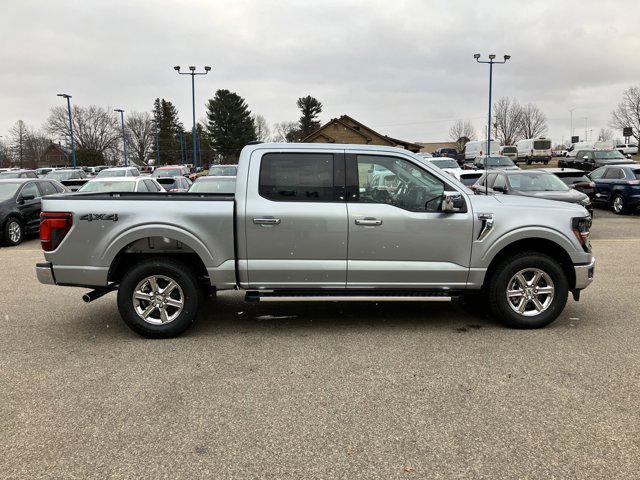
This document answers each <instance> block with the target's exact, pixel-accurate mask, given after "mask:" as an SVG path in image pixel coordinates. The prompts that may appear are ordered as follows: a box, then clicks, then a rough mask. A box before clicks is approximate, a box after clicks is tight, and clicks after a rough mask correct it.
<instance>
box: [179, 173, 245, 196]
mask: <svg viewBox="0 0 640 480" xmlns="http://www.w3.org/2000/svg"><path fill="white" fill-rule="evenodd" d="M189 193H224V194H235V193H236V177H213V176H210V175H208V176H206V177H199V178H198V179H196V181H195V182H193V185H191V187H189Z"/></svg>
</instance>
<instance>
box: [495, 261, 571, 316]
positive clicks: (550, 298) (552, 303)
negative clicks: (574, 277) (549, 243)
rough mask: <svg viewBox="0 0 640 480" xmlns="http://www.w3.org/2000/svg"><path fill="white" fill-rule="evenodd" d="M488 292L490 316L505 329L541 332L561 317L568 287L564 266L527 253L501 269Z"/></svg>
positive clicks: (503, 263)
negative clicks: (539, 330)
mask: <svg viewBox="0 0 640 480" xmlns="http://www.w3.org/2000/svg"><path fill="white" fill-rule="evenodd" d="M488 291H489V308H490V310H491V313H492V314H493V315H495V316H496V317H498V318H499V319H500V320H501V321H502V322H503V323H504V324H505V325H507V326H509V327H513V328H541V327H544V326H546V325H548V324H550V323H551V322H553V321H554V320H555V319H556V318H557V317H558V315H560V313H562V310H563V309H564V307H565V305H566V303H567V295H568V292H569V285H568V281H567V278H566V275H565V273H564V271H563V270H562V267H561V265H560V264H559V263H558V262H557V261H555V260H554V259H553V258H551V257H549V256H547V255H544V254H541V253H537V252H524V253H521V254H518V255H514V256H513V257H511V258H508V259H506V260H504V261H503V262H502V263H501V264H500V265H498V267H497V268H496V269H495V273H494V274H493V276H492V278H491V279H490V280H489V289H488Z"/></svg>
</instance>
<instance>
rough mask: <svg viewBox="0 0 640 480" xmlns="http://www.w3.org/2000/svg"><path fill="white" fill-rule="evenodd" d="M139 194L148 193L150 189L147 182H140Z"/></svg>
mask: <svg viewBox="0 0 640 480" xmlns="http://www.w3.org/2000/svg"><path fill="white" fill-rule="evenodd" d="M136 191H138V192H148V191H149V189H148V188H147V183H146V182H138V187H137V190H136Z"/></svg>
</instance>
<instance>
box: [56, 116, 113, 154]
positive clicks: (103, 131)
mask: <svg viewBox="0 0 640 480" xmlns="http://www.w3.org/2000/svg"><path fill="white" fill-rule="evenodd" d="M118 123H119V122H118V119H117V117H116V116H115V115H114V114H113V112H112V111H111V108H104V107H99V106H97V105H89V106H88V107H80V106H77V105H75V106H74V107H73V135H74V140H75V143H76V147H77V148H78V149H87V150H95V151H96V152H99V153H101V154H103V153H104V152H105V150H107V149H108V148H110V147H113V146H114V145H117V142H118V141H119V140H120V130H119V127H118ZM46 129H47V131H48V132H49V133H50V134H52V135H56V136H58V137H62V136H65V135H66V136H70V131H69V117H68V113H67V109H66V108H65V107H53V108H52V109H51V111H50V113H49V118H48V119H47V122H46Z"/></svg>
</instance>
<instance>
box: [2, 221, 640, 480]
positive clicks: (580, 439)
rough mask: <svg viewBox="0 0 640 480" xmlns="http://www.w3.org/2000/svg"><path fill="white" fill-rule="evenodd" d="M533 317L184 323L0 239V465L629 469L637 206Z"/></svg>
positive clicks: (237, 310)
mask: <svg viewBox="0 0 640 480" xmlns="http://www.w3.org/2000/svg"><path fill="white" fill-rule="evenodd" d="M593 249H594V253H595V255H596V257H597V261H598V265H597V270H596V280H595V282H594V284H593V285H592V286H591V287H590V288H589V289H587V290H585V292H583V296H582V299H581V300H580V302H578V303H576V302H574V301H573V300H569V303H568V305H567V308H566V310H565V312H564V313H563V314H562V316H561V317H560V318H559V319H558V320H557V321H556V322H555V323H553V324H552V325H550V326H549V327H547V328H545V329H542V330H532V331H518V330H509V329H506V328H503V327H502V326H500V325H499V324H497V323H496V322H494V321H493V320H492V319H490V318H485V317H482V316H479V315H476V314H474V313H472V312H469V311H468V310H466V309H465V308H463V307H462V306H461V305H460V304H458V303H452V304H449V303H434V304H429V303H385V304H369V303H362V304H360V303H344V304H342V303H275V304H245V303H243V301H242V300H243V296H242V295H241V294H239V293H224V294H221V295H219V297H218V300H216V301H210V302H208V303H207V305H206V308H205V309H203V312H202V314H201V315H200V318H199V321H198V323H197V324H196V325H195V327H194V328H193V329H191V330H190V331H189V332H187V334H185V335H184V336H182V337H180V338H177V339H171V340H161V341H152V340H146V339H143V338H140V337H138V336H136V335H135V334H134V333H133V332H131V331H130V330H129V329H128V328H126V327H125V326H124V324H123V323H122V321H121V320H120V318H119V315H118V311H117V308H116V302H115V296H114V295H113V294H110V295H108V296H106V297H103V298H101V299H99V300H97V301H95V302H94V303H91V304H88V305H87V304H83V303H82V301H81V298H80V297H81V293H83V292H84V290H81V289H73V288H62V287H52V286H45V285H40V284H39V283H37V281H36V279H35V274H34V268H33V267H34V264H35V263H36V262H37V261H40V260H41V259H42V254H41V252H40V250H39V244H38V242H37V240H30V241H28V242H26V243H24V244H23V245H21V246H20V247H16V248H0V266H1V270H2V281H1V283H0V320H1V322H0V325H1V327H0V332H1V335H0V425H1V427H0V447H1V451H2V453H1V454H0V478H50V477H55V478H107V477H110V478H212V479H227V478H230V479H231V478H233V479H235V478H283V479H284V478H301V479H315V478H326V479H336V478H348V479H360V478H362V479H377V478H380V479H390V478H429V479H436V478H443V479H444V478H447V479H449V478H492V479H493V478H514V479H515V478H545V479H546V478H607V479H609V478H637V476H638V470H639V469H640V442H639V439H640V415H639V413H638V407H639V405H640V353H639V352H640V327H639V325H638V324H639V321H640V313H639V310H640V309H639V308H638V296H639V294H640V286H639V285H640V283H639V281H638V276H639V273H640V218H638V216H633V217H618V216H615V215H613V214H611V213H608V212H605V211H603V210H596V215H595V220H594V227H593Z"/></svg>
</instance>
